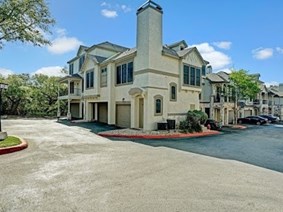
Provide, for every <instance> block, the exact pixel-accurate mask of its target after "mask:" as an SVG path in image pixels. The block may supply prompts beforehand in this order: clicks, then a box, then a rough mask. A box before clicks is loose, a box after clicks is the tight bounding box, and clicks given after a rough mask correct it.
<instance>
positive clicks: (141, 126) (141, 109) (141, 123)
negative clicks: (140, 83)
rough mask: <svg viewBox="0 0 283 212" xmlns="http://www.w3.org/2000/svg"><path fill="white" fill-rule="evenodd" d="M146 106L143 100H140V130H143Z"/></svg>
mask: <svg viewBox="0 0 283 212" xmlns="http://www.w3.org/2000/svg"><path fill="white" fill-rule="evenodd" d="M143 114H144V106H143V99H139V128H143Z"/></svg>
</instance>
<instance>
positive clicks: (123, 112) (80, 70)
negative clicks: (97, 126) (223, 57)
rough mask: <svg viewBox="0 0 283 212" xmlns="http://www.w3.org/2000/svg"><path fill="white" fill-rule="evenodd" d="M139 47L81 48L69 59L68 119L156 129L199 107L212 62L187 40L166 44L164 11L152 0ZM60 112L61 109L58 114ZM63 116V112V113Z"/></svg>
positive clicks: (141, 22) (140, 17)
mask: <svg viewBox="0 0 283 212" xmlns="http://www.w3.org/2000/svg"><path fill="white" fill-rule="evenodd" d="M136 14H137V39H136V47H135V48H127V47H123V46H120V45H117V44H113V43H110V42H103V43H100V44H96V45H93V46H91V47H86V46H81V47H80V48H79V49H78V52H77V54H76V56H75V57H74V58H73V59H71V60H70V61H68V64H69V75H68V76H66V77H64V78H62V79H61V80H60V82H62V83H67V84H68V93H67V94H64V95H59V97H58V98H59V100H61V99H67V100H68V114H67V116H68V118H69V119H71V118H81V119H84V120H85V121H99V122H103V123H107V124H110V125H117V126H120V127H131V128H140V129H143V130H154V129H156V128H157V123H158V122H162V121H165V120H167V119H174V120H176V123H178V122H179V121H180V120H183V119H184V118H185V116H186V113H187V111H188V110H194V109H200V103H199V96H200V93H201V85H202V76H204V75H205V74H206V66H207V65H208V62H207V61H205V60H204V59H203V58H202V56H201V55H200V53H199V51H198V50H197V48H196V47H191V48H189V47H188V45H187V43H186V42H185V41H184V40H183V41H179V42H176V43H174V44H170V45H163V39H162V37H163V33H162V32H163V30H162V25H163V24H162V19H163V9H162V7H161V6H160V5H158V4H156V3H155V2H153V1H151V0H149V1H147V2H145V3H144V4H143V5H142V6H141V7H139V8H138V10H137V13H136ZM58 113H60V111H58ZM58 115H60V114H58Z"/></svg>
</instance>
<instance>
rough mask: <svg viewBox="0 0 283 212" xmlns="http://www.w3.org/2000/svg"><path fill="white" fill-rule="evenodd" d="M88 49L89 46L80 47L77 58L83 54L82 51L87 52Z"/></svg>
mask: <svg viewBox="0 0 283 212" xmlns="http://www.w3.org/2000/svg"><path fill="white" fill-rule="evenodd" d="M86 49H88V47H87V46H83V45H80V47H79V49H78V51H77V56H79V54H80V53H81V52H82V51H85V50H86Z"/></svg>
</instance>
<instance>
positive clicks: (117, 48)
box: [86, 41, 129, 52]
mask: <svg viewBox="0 0 283 212" xmlns="http://www.w3.org/2000/svg"><path fill="white" fill-rule="evenodd" d="M95 48H103V49H107V50H110V51H114V52H124V51H126V50H127V49H129V48H127V47H124V46H120V45H117V44H114V43H110V42H108V41H105V42H102V43H99V44H95V45H92V46H91V47H89V48H88V49H87V50H86V51H90V50H92V49H95Z"/></svg>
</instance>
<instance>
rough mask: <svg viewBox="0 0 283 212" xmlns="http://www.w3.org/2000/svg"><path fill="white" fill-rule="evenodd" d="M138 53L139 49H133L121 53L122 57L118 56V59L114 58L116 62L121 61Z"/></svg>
mask: <svg viewBox="0 0 283 212" xmlns="http://www.w3.org/2000/svg"><path fill="white" fill-rule="evenodd" d="M136 52H137V49H136V48H132V49H128V50H127V51H124V52H123V53H121V54H120V55H118V56H117V57H115V58H114V60H119V59H121V58H123V57H127V56H130V55H132V54H134V53H136Z"/></svg>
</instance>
